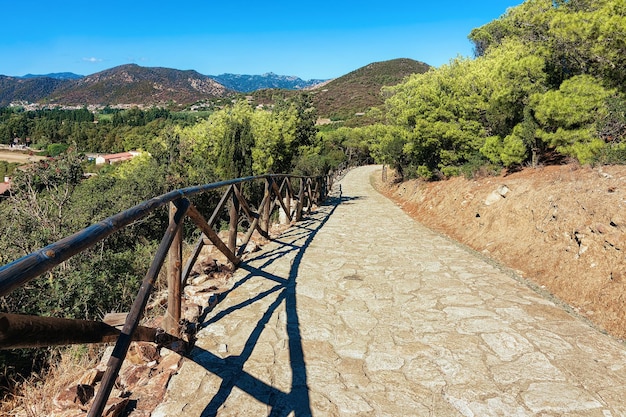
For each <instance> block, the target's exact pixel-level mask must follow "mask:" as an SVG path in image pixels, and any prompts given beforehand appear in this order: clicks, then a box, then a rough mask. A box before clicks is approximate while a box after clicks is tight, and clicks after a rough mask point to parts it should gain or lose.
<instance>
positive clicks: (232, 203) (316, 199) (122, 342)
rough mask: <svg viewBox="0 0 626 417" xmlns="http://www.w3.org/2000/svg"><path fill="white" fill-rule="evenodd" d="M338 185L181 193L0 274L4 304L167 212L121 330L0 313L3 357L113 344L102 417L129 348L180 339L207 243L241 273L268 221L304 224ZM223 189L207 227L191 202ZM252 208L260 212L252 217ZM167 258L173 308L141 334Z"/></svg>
mask: <svg viewBox="0 0 626 417" xmlns="http://www.w3.org/2000/svg"><path fill="white" fill-rule="evenodd" d="M332 180H333V177H332V176H325V177H301V176H291V175H264V176H258V177H246V178H238V179H233V180H228V181H222V182H217V183H212V184H206V185H202V186H196V187H189V188H184V189H180V190H175V191H172V192H170V193H167V194H164V195H161V196H159V197H155V198H152V199H150V200H147V201H144V202H142V203H140V204H138V205H136V206H134V207H132V208H130V209H128V210H126V211H123V212H121V213H118V214H116V215H113V216H111V217H109V218H107V219H105V220H103V221H101V222H100V223H97V224H93V225H91V226H89V227H87V228H85V229H83V230H81V231H79V232H77V233H75V234H73V235H71V236H68V237H66V238H64V239H61V240H59V241H58V242H55V243H52V244H50V245H48V246H46V247H44V248H43V249H40V250H38V251H35V252H33V253H31V254H29V255H27V256H24V257H23V258H21V259H18V260H16V261H14V262H12V263H9V264H7V265H5V266H2V267H0V296H4V295H7V294H8V293H10V292H11V291H12V290H14V289H16V288H18V287H20V286H22V285H24V284H26V283H27V282H29V281H30V280H32V279H34V278H36V277H38V276H39V275H41V274H43V273H45V272H47V271H49V270H50V269H52V268H54V267H55V266H57V265H59V264H61V263H62V262H64V261H66V260H68V259H69V258H71V257H72V256H74V255H76V254H77V253H80V252H82V251H84V250H86V249H88V248H90V247H91V246H93V245H94V244H96V243H97V242H100V241H102V240H103V239H105V238H107V237H108V236H110V235H111V234H113V233H115V232H117V231H119V230H121V229H123V228H125V227H126V226H128V225H130V224H132V223H134V222H136V221H138V220H140V219H143V218H145V217H146V216H148V215H149V214H151V213H152V212H154V211H155V210H157V209H160V208H163V207H166V206H169V214H170V216H169V225H168V227H167V229H166V231H165V233H164V235H163V238H162V240H161V242H160V244H159V246H158V249H157V251H156V253H155V255H154V258H153V260H152V263H151V265H150V268H149V269H148V271H147V273H146V275H145V277H144V279H143V281H142V284H141V287H140V289H139V292H138V294H137V297H136V298H135V301H134V302H133V305H132V306H131V308H130V312H129V313H128V315H127V316H126V320H125V323H124V326H123V327H122V329H121V330H118V329H117V328H115V327H113V326H111V325H109V324H107V323H104V322H99V321H89V320H73V319H64V318H51V317H38V316H23V315H18V314H10V313H0V349H13V348H22V347H42V346H54V345H65V344H73V343H105V342H113V341H115V347H114V349H113V353H112V354H111V358H110V359H109V361H108V364H107V369H106V371H105V374H104V376H103V378H102V381H101V384H100V388H99V390H98V392H97V394H96V397H95V399H94V402H93V405H92V407H91V409H90V411H89V414H88V416H89V417H96V416H100V415H102V412H103V411H104V407H105V405H106V402H107V399H108V397H109V395H110V394H111V390H112V388H113V385H114V383H115V379H116V378H117V375H118V373H119V371H120V369H121V366H122V362H123V361H124V358H125V357H126V353H127V352H128V349H129V347H130V343H131V341H133V340H142V341H156V338H157V334H162V333H163V331H165V334H166V336H169V337H172V338H176V337H179V336H180V334H179V322H180V318H181V300H182V287H184V285H185V283H186V281H187V278H188V277H189V274H190V272H191V269H192V268H193V266H194V264H195V262H196V260H197V258H198V256H199V254H200V251H201V249H202V247H203V245H205V240H208V241H210V242H211V243H212V244H213V245H215V247H216V248H217V249H218V250H219V251H220V252H222V253H223V254H224V255H225V256H226V258H227V259H228V260H229V262H230V263H231V264H232V266H233V267H236V266H237V265H238V264H239V262H240V260H241V256H242V253H243V251H244V249H245V247H246V246H247V244H248V242H249V240H250V238H251V237H252V234H253V233H254V231H255V230H257V231H258V232H259V233H261V234H262V235H263V236H265V237H269V234H268V232H269V227H270V219H271V217H272V214H273V212H274V211H275V210H276V209H277V208H280V209H282V212H283V213H284V215H285V216H286V218H287V220H288V221H289V222H291V221H299V220H300V219H301V217H302V215H303V213H305V212H310V211H311V208H312V207H313V205H314V204H319V203H320V201H321V200H323V199H324V198H325V197H326V196H327V194H328V190H330V188H331V186H332ZM258 182H261V183H262V184H264V192H263V196H262V198H261V197H259V198H260V199H261V201H260V202H258V204H252V203H251V202H249V201H247V200H246V198H245V197H244V195H243V193H242V185H244V184H246V183H258ZM259 188H260V186H259ZM220 189H225V192H224V193H223V194H222V197H221V199H220V200H219V203H217V205H216V206H215V207H214V209H213V212H212V215H211V216H210V217H209V218H208V219H205V218H204V217H203V215H202V214H201V213H200V210H198V208H196V207H195V206H194V205H193V204H192V203H191V202H190V200H189V197H192V196H195V195H199V194H202V193H208V192H213V191H214V190H220ZM253 206H256V207H257V208H256V209H254V208H253ZM225 208H228V222H229V228H228V235H227V239H226V241H223V240H222V239H221V238H220V236H219V234H218V233H217V232H216V231H215V229H214V226H215V225H216V223H217V222H218V221H219V220H220V214H221V213H222V212H223V210H224V209H225ZM242 215H243V216H245V218H246V220H247V222H248V224H249V228H248V230H247V231H246V232H245V235H244V238H243V239H242V241H241V244H240V245H239V247H237V233H238V226H239V223H240V221H239V220H240V217H241V216H242ZM185 218H189V219H190V220H191V221H192V222H193V223H194V224H195V226H196V227H197V228H199V229H200V230H201V231H202V234H201V236H200V238H199V239H198V242H197V243H196V245H195V247H194V249H193V252H192V254H191V256H190V257H189V258H188V259H187V261H186V262H185V264H184V267H183V259H182V242H183V236H182V235H183V232H182V224H183V220H184V219H185ZM166 257H168V258H169V259H168V266H169V268H168V273H167V276H168V284H167V285H168V303H167V311H166V313H165V316H164V318H163V325H162V327H163V329H153V328H148V327H142V326H139V322H140V320H141V318H142V316H143V313H144V310H145V307H146V304H147V302H148V298H149V296H150V294H151V292H152V290H153V288H154V285H155V282H156V279H157V277H158V275H159V271H160V270H161V267H162V266H163V263H164V262H165V258H166Z"/></svg>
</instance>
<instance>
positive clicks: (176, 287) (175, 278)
mask: <svg viewBox="0 0 626 417" xmlns="http://www.w3.org/2000/svg"><path fill="white" fill-rule="evenodd" d="M169 211H170V222H172V221H173V220H174V216H175V215H176V211H177V208H176V206H175V205H174V203H170V209H169ZM182 259H183V233H182V228H179V229H178V232H177V233H176V236H174V240H173V241H172V246H170V250H169V252H168V268H167V311H166V312H165V317H164V319H163V328H164V329H165V331H166V332H168V333H169V334H172V335H174V336H180V331H179V327H178V326H179V323H180V310H181V299H182V293H181V282H182V262H183V261H182Z"/></svg>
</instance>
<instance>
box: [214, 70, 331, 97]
mask: <svg viewBox="0 0 626 417" xmlns="http://www.w3.org/2000/svg"><path fill="white" fill-rule="evenodd" d="M209 77H211V78H212V79H214V80H215V81H217V82H218V83H220V84H222V85H223V86H225V87H227V88H229V89H231V90H234V91H238V92H240V93H250V92H252V91H257V90H263V89H268V88H281V89H285V90H303V89H306V88H310V87H313V86H315V85H317V84H320V83H322V82H324V81H326V80H303V79H301V78H299V77H295V76H288V75H277V74H274V73H273V72H269V73H266V74H263V75H241V74H221V75H209Z"/></svg>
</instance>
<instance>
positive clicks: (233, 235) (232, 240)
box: [228, 185, 239, 253]
mask: <svg viewBox="0 0 626 417" xmlns="http://www.w3.org/2000/svg"><path fill="white" fill-rule="evenodd" d="M234 187H237V185H234ZM236 194H237V193H233V195H232V198H231V200H230V205H229V206H228V216H229V218H230V224H229V226H228V249H230V251H231V252H232V253H236V252H237V226H238V225H239V200H238V199H237V195H236Z"/></svg>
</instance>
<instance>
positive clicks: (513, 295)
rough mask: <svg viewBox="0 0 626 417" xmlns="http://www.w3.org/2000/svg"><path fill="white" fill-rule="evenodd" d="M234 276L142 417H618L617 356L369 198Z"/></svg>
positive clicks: (361, 192)
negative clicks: (148, 416) (160, 398)
mask: <svg viewBox="0 0 626 417" xmlns="http://www.w3.org/2000/svg"><path fill="white" fill-rule="evenodd" d="M374 169H375V168H374V167H364V168H359V169H356V170H353V171H351V172H350V173H349V174H348V175H347V176H346V178H344V180H343V181H342V189H343V198H342V199H341V200H339V199H338V198H335V199H331V200H330V201H329V203H328V205H325V206H323V207H321V208H320V209H319V210H318V211H317V212H316V213H315V214H314V215H313V216H312V217H309V218H308V219H307V220H305V221H303V222H301V223H299V224H298V225H296V226H295V227H293V228H292V229H290V230H289V231H288V232H287V233H285V234H283V235H282V236H281V237H280V239H279V240H278V241H276V242H274V243H272V244H270V245H267V246H265V247H264V250H263V252H260V253H259V254H258V255H257V256H256V257H255V258H254V259H252V260H250V261H248V262H246V264H245V265H244V266H243V268H242V269H240V270H239V272H238V273H237V274H236V276H235V279H234V281H233V282H234V285H233V288H232V290H231V291H230V292H228V293H227V294H226V296H225V297H224V299H223V301H221V302H220V304H218V306H217V307H216V308H215V309H214V310H213V311H212V312H211V313H210V314H209V316H208V317H207V320H206V322H205V327H204V329H203V330H202V331H201V332H200V333H199V334H198V342H197V346H196V348H195V349H194V350H193V352H192V355H191V357H190V358H189V359H186V360H185V362H184V364H183V366H182V368H181V370H180V372H179V373H178V375H176V376H175V377H174V378H173V379H172V380H171V381H170V385H169V387H168V394H167V396H166V399H165V401H164V402H163V403H162V404H161V405H160V406H159V407H158V408H157V409H156V410H155V412H154V413H153V416H178V415H182V416H214V415H219V416H262V415H272V416H309V415H313V416H533V415H539V416H598V417H610V416H614V417H617V416H626V350H625V348H624V346H623V345H621V344H619V343H618V342H616V341H615V340H613V339H611V338H610V337H607V336H605V335H603V334H601V333H599V332H598V331H596V330H594V329H592V328H591V327H589V326H588V325H586V324H585V323H583V322H582V321H580V320H579V319H576V318H574V317H572V316H570V315H569V314H568V313H566V312H565V311H564V310H562V309H561V308H559V307H557V306H555V305H554V304H553V303H552V302H550V301H548V300H546V299H544V298H542V297H541V296H539V295H537V294H536V293H535V292H533V291H531V290H530V289H528V288H527V287H526V286H524V285H522V284H520V283H519V282H517V281H516V280H514V279H513V278H511V277H510V276H509V275H507V274H506V273H504V272H503V271H501V270H499V269H498V268H496V267H494V266H492V265H491V264H489V263H486V262H485V261H483V260H481V258H479V257H477V256H476V255H474V254H472V253H470V252H469V251H467V250H466V249H463V248H461V247H460V246H459V245H457V244H455V243H454V242H451V241H449V240H447V239H445V238H442V237H440V236H439V235H437V234H435V233H433V232H431V231H429V230H428V229H426V228H424V227H422V226H421V225H419V224H418V223H416V222H414V221H413V220H412V219H410V218H409V217H408V216H407V215H405V214H404V213H403V212H402V211H401V209H399V208H398V207H396V206H395V205H394V204H393V203H392V202H390V201H389V200H387V199H386V198H385V197H383V196H381V195H380V194H378V193H377V192H376V191H374V190H373V189H372V187H371V185H370V181H369V177H370V174H371V173H372V172H373V170H374Z"/></svg>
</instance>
